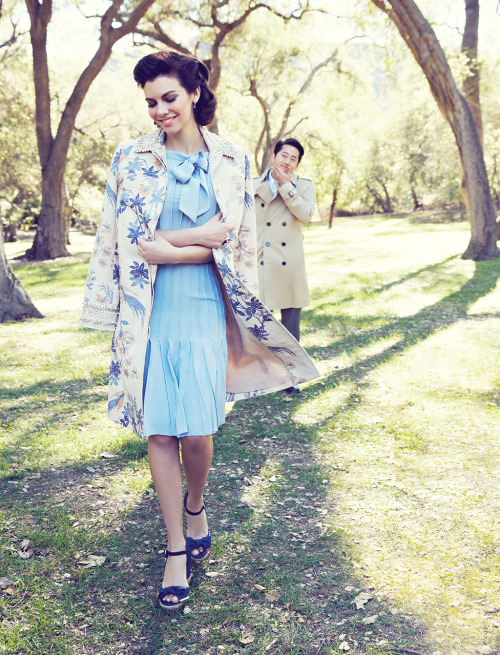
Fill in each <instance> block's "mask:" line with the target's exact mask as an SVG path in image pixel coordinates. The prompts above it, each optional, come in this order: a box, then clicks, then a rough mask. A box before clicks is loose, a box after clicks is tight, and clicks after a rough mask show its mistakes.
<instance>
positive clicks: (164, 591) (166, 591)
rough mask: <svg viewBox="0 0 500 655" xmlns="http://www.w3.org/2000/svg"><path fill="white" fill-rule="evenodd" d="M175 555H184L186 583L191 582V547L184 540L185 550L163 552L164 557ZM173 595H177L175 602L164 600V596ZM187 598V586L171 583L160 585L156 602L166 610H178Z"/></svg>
mask: <svg viewBox="0 0 500 655" xmlns="http://www.w3.org/2000/svg"><path fill="white" fill-rule="evenodd" d="M177 555H186V579H187V582H188V584H189V583H190V582H191V578H192V577H193V576H192V574H191V549H190V548H189V544H188V543H187V540H186V550H178V551H177V552H175V553H172V552H170V551H169V550H167V551H166V552H165V557H166V558H167V559H168V557H176V556H177ZM169 595H173V596H177V598H178V599H179V601H178V602H177V603H172V602H171V601H169V600H165V597H166V596H169ZM188 600H189V587H180V586H178V585H171V586H170V587H162V588H161V589H160V591H159V592H158V602H159V603H160V607H161V608H162V609H163V610H166V611H167V612H172V611H173V610H179V609H181V607H183V606H184V605H185V604H186V602H187V601H188Z"/></svg>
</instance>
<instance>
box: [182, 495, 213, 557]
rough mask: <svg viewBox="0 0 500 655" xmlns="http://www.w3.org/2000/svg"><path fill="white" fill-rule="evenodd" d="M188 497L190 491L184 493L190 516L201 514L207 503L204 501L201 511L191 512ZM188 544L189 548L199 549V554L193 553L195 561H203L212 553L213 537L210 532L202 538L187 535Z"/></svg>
mask: <svg viewBox="0 0 500 655" xmlns="http://www.w3.org/2000/svg"><path fill="white" fill-rule="evenodd" d="M187 498H188V492H187V491H186V493H185V494H184V509H185V510H186V513H187V514H189V515H190V516H198V515H199V514H201V513H202V512H203V511H205V503H203V507H202V508H201V509H200V511H199V512H191V511H190V510H188V508H187ZM186 544H187V545H188V546H189V549H190V550H191V551H193V550H194V549H195V548H196V549H197V550H198V555H191V558H192V559H193V560H194V561H195V562H203V560H204V559H206V558H207V557H208V556H209V554H210V548H211V546H212V537H211V536H210V532H209V533H208V534H207V536H206V537H202V538H201V539H193V538H192V537H186ZM202 548H203V551H202V552H201V549H202Z"/></svg>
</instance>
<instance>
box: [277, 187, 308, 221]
mask: <svg viewBox="0 0 500 655" xmlns="http://www.w3.org/2000/svg"><path fill="white" fill-rule="evenodd" d="M278 193H279V194H280V196H281V197H282V198H283V200H284V201H285V204H286V206H287V208H288V209H289V211H290V212H291V213H292V214H293V215H294V216H295V218H296V219H297V220H299V221H300V222H301V223H309V221H310V220H311V218H312V216H313V213H314V206H315V204H316V189H315V188H314V184H313V183H312V182H311V181H310V180H305V179H303V178H301V179H300V180H299V183H298V184H297V186H296V187H294V185H293V184H292V183H291V182H287V183H286V184H283V185H282V186H280V187H279V189H278Z"/></svg>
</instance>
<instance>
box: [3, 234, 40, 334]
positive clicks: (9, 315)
mask: <svg viewBox="0 0 500 655" xmlns="http://www.w3.org/2000/svg"><path fill="white" fill-rule="evenodd" d="M24 318H43V314H41V313H40V312H39V311H38V309H37V308H36V307H35V305H34V304H33V303H32V302H31V300H30V297H29V296H28V294H27V293H26V290H25V289H24V287H23V285H22V284H21V282H20V281H19V279H18V278H17V277H16V276H15V275H14V273H13V272H12V267H11V266H10V264H9V262H8V261H7V257H6V256H5V251H4V247H3V231H2V228H1V227H0V323H2V322H3V321H20V320H22V319H24Z"/></svg>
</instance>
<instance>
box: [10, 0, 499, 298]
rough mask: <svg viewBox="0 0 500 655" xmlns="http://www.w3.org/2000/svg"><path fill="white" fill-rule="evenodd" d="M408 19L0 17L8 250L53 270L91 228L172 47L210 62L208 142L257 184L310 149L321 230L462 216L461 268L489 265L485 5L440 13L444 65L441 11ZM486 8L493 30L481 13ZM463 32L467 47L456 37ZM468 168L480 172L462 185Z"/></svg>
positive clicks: (307, 167) (240, 1) (222, 6)
mask: <svg viewBox="0 0 500 655" xmlns="http://www.w3.org/2000/svg"><path fill="white" fill-rule="evenodd" d="M418 4H419V7H420V8H421V9H422V10H425V12H426V15H427V16H428V18H429V21H427V20H426V19H425V18H424V17H423V16H422V15H421V14H420V12H419V7H417V5H416V4H415V3H414V2H413V0H404V2H390V1H389V0H387V2H381V1H379V0H373V1H371V2H370V1H369V0H358V2H343V1H339V2H338V3H335V5H336V6H335V15H333V9H332V4H331V3H329V2H322V1H321V0H317V1H316V2H315V3H314V4H313V2H312V0H293V1H290V0H262V1H261V2H254V0H207V1H205V2H203V3H201V2H199V0H168V1H167V0H156V1H155V0H142V1H137V2H134V3H125V2H124V0H113V1H112V2H111V3H108V2H104V3H103V10H102V14H101V15H98V16H96V15H92V16H91V15H89V16H88V18H87V19H86V20H84V19H83V18H82V19H81V20H80V22H79V24H78V25H77V24H75V22H74V20H75V17H76V16H78V15H79V14H78V13H77V12H80V15H85V13H86V11H87V12H88V13H89V14H90V11H91V9H90V8H88V9H87V5H86V3H85V2H84V3H79V4H78V7H77V6H76V5H69V6H68V5H65V6H63V7H57V8H56V7H55V6H53V1H52V0H42V1H41V2H35V1H34V0H25V2H24V3H23V2H16V0H9V2H8V3H7V4H6V3H4V4H3V6H1V12H2V14H1V26H2V27H1V37H0V99H1V102H0V158H1V161H0V218H1V221H2V224H3V226H4V234H5V238H15V230H16V229H18V228H19V227H32V226H33V225H34V224H36V226H37V231H36V236H35V240H34V243H33V246H32V247H31V249H30V250H29V253H28V254H29V256H30V257H32V258H36V259H50V258H53V257H57V256H64V255H65V254H67V251H66V243H67V239H68V226H69V225H70V224H73V225H92V224H94V223H95V222H96V221H97V220H98V216H99V210H100V202H101V192H102V187H103V184H104V181H105V176H106V173H107V168H108V164H109V161H110V157H111V154H112V151H113V149H114V147H115V146H116V144H117V142H118V141H120V140H123V139H132V138H135V137H136V136H138V134H140V133H143V132H144V131H149V130H150V129H151V127H152V126H151V125H150V123H149V122H148V120H147V117H146V112H145V110H144V106H143V102H144V101H143V99H142V97H141V94H140V91H139V90H138V89H137V88H136V87H135V86H134V84H133V81H132V79H131V70H132V68H133V65H134V63H135V62H136V60H137V59H138V58H139V57H140V56H142V55H143V54H145V53H147V52H150V51H151V49H152V48H165V47H168V48H174V49H177V50H179V51H182V52H191V53H193V54H195V55H196V56H198V57H200V58H201V59H203V60H204V61H206V62H207V63H208V65H209V66H210V68H211V70H212V84H213V86H214V87H215V88H216V91H217V95H218V98H219V110H218V115H217V124H216V125H214V126H213V128H212V129H215V130H218V131H219V132H220V133H221V134H223V135H224V136H227V137H228V138H230V139H233V140H235V141H238V142H240V143H243V144H244V145H245V146H246V147H247V148H248V150H249V151H250V152H251V154H252V155H253V161H254V172H255V173H259V172H260V171H261V170H263V169H264V168H265V166H266V165H267V163H268V160H269V156H270V153H271V151H272V146H273V143H274V142H275V141H276V140H277V139H279V138H284V137H286V136H289V135H291V134H293V135H294V136H296V137H297V138H299V139H300V140H302V141H303V142H304V144H305V146H306V148H307V157H306V158H305V160H304V163H303V165H302V173H303V174H306V175H310V176H311V177H313V179H314V181H315V184H316V187H317V191H318V206H319V210H320V214H321V216H322V218H324V219H327V220H329V221H330V224H331V221H332V219H333V216H334V215H335V213H341V212H349V213H366V212H374V211H382V212H393V211H418V210H420V209H424V208H434V209H438V208H443V207H445V208H446V207H449V206H453V205H454V206H459V205H460V204H462V206H463V208H464V213H465V211H466V210H468V213H469V217H470V218H471V225H472V237H471V244H469V248H468V251H467V253H465V255H466V256H469V257H472V258H485V257H489V256H497V255H498V250H497V248H496V243H495V239H494V237H493V236H492V230H493V231H494V216H495V214H496V209H498V207H499V204H500V173H499V156H500V138H499V136H500V106H499V101H498V97H497V94H496V93H495V84H494V80H495V78H497V76H498V72H499V69H500V56H499V54H498V52H494V51H491V50H486V51H485V55H484V57H481V56H480V55H479V56H478V55H477V34H478V29H477V24H476V25H474V24H473V23H470V21H469V27H468V28H467V24H466V16H469V17H470V16H473V17H476V18H477V16H478V15H479V2H478V0H465V2H462V0H453V2H451V1H450V6H454V7H455V8H457V7H459V8H460V9H461V11H460V13H459V18H457V23H458V20H460V21H461V22H460V23H458V24H456V25H454V24H449V25H448V26H441V27H440V38H441V42H442V44H443V47H444V49H445V51H446V56H445V53H444V52H442V57H441V55H440V44H439V42H438V40H437V38H436V37H435V36H434V32H433V31H432V29H431V25H430V23H431V22H432V20H433V18H434V13H433V12H435V9H436V8H435V5H434V3H432V2H430V0H429V1H427V0H422V1H421V2H419V3H418ZM484 4H485V6H486V7H487V9H486V11H489V12H490V14H491V17H492V18H495V7H494V6H493V3H492V2H491V0H490V2H488V1H487V0H485V1H484ZM92 11H93V12H95V8H93V9H92ZM387 17H388V18H389V19H390V20H387ZM81 25H85V29H84V32H85V33H84V36H83V42H82V37H81V36H80V35H79V30H81V29H82V28H81ZM471 25H472V27H471ZM63 26H64V27H63ZM394 27H396V28H397V30H398V31H399V33H400V34H398V33H397V31H396V29H394ZM457 28H458V29H459V30H461V33H460V34H458V37H459V38H457V37H456V36H455V38H451V36H452V35H453V34H457V32H456V30H457ZM405 30H406V33H405ZM419 30H420V32H419ZM422 30H423V31H425V30H429V31H430V36H431V37H434V41H432V39H431V40H430V43H431V44H432V45H433V50H432V52H431V53H430V54H429V53H422V52H419V50H418V48H419V47H420V46H419V35H420V36H422V33H423V32H422ZM464 30H465V31H464ZM68 31H69V32H70V35H69V36H70V38H69V39H68ZM64 32H65V34H64ZM471 34H472V40H470V38H469V41H468V45H467V47H465V46H464V43H465V42H466V36H468V35H469V36H470V35H471ZM400 35H402V36H403V37H404V40H403V39H401V38H400ZM427 36H429V35H428V34H427ZM474 36H475V41H474ZM410 37H411V38H410ZM79 38H80V41H78V39H79ZM412 38H413V39H415V43H412V40H411V39H412ZM424 41H426V42H429V38H426V39H424ZM68 43H69V44H70V45H68ZM71 44H73V46H72V45H71ZM407 46H408V47H409V48H410V50H411V53H410V52H409V51H408V47H407ZM112 52H113V56H112ZM479 53H480V54H481V48H480V47H479ZM412 55H413V56H412ZM419 57H421V59H419ZM429 57H430V59H431V62H430V69H429V70H427V71H426V70H425V66H423V65H422V61H425V60H426V58H427V59H429ZM440 57H441V58H440ZM446 66H448V67H449V71H447V70H446ZM479 71H480V74H481V78H480V79H481V87H480V89H481V105H479ZM422 72H424V75H423V74H422ZM434 74H435V75H434ZM438 74H439V75H438ZM426 77H427V80H426ZM434 77H436V80H437V81H436V82H434ZM464 84H465V85H467V84H469V91H467V88H466V87H465V88H464V87H463V85H464ZM433 85H434V86H433ZM459 89H460V90H462V89H463V93H464V95H462V94H460V93H459V91H458V90H459ZM471 89H472V91H471ZM474 92H476V94H477V96H474ZM440 94H441V95H440ZM467 96H468V100H469V106H470V107H472V110H473V112H469V113H470V114H471V115H472V116H473V118H474V120H475V122H476V127H477V130H476V131H477V134H475V135H474V134H472V136H471V128H470V125H469V124H468V122H467V121H468V117H469V113H467V112H464V110H463V107H462V106H461V104H460V103H461V99H463V98H464V97H467ZM449 98H451V101H450V102H448V99H449ZM474 98H476V99H475V100H474ZM436 103H437V104H438V106H439V108H440V109H441V113H440V112H438V111H437V108H436ZM447 103H448V104H447ZM478 116H479V117H480V119H482V120H481V123H480V125H478ZM450 126H451V128H452V130H450ZM454 137H455V138H454ZM471 139H472V141H471ZM481 141H482V143H483V145H484V149H483V148H482V147H481V145H479V146H478V145H477V144H478V143H479V144H481ZM464 143H465V146H466V147H468V148H469V150H467V152H466V153H465V167H464V152H463V150H464ZM457 145H458V148H457ZM474 152H478V153H479V156H478V158H476V159H478V160H480V161H479V164H477V162H476V163H474V166H476V168H474V166H473V167H472V168H469V170H467V166H470V162H471V160H472V159H474ZM483 154H484V157H483ZM481 162H484V163H483V166H484V175H483V178H481V174H482V171H481V165H480V164H481ZM476 164H477V165H476ZM477 166H479V173H478V172H477V170H476V169H477ZM486 174H487V181H486V191H487V193H485V188H484V178H485V176H486ZM476 175H479V178H474V176H476ZM481 179H482V181H481ZM478 180H479V182H478ZM478 184H479V185H481V184H482V185H483V186H482V187H480V188H481V191H480V193H476V194H475V195H474V193H475V192H474V189H476V188H477V187H478ZM467 187H468V188H469V189H472V192H473V193H472V200H471V199H470V198H469V196H468V194H467V193H465V189H466V188H467ZM58 189H60V192H58ZM490 192H491V193H490ZM471 202H472V205H473V206H472V207H471V206H470V204H471ZM488 202H489V204H488ZM475 230H476V233H475ZM2 249H3V248H2ZM0 286H1V285H0Z"/></svg>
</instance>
